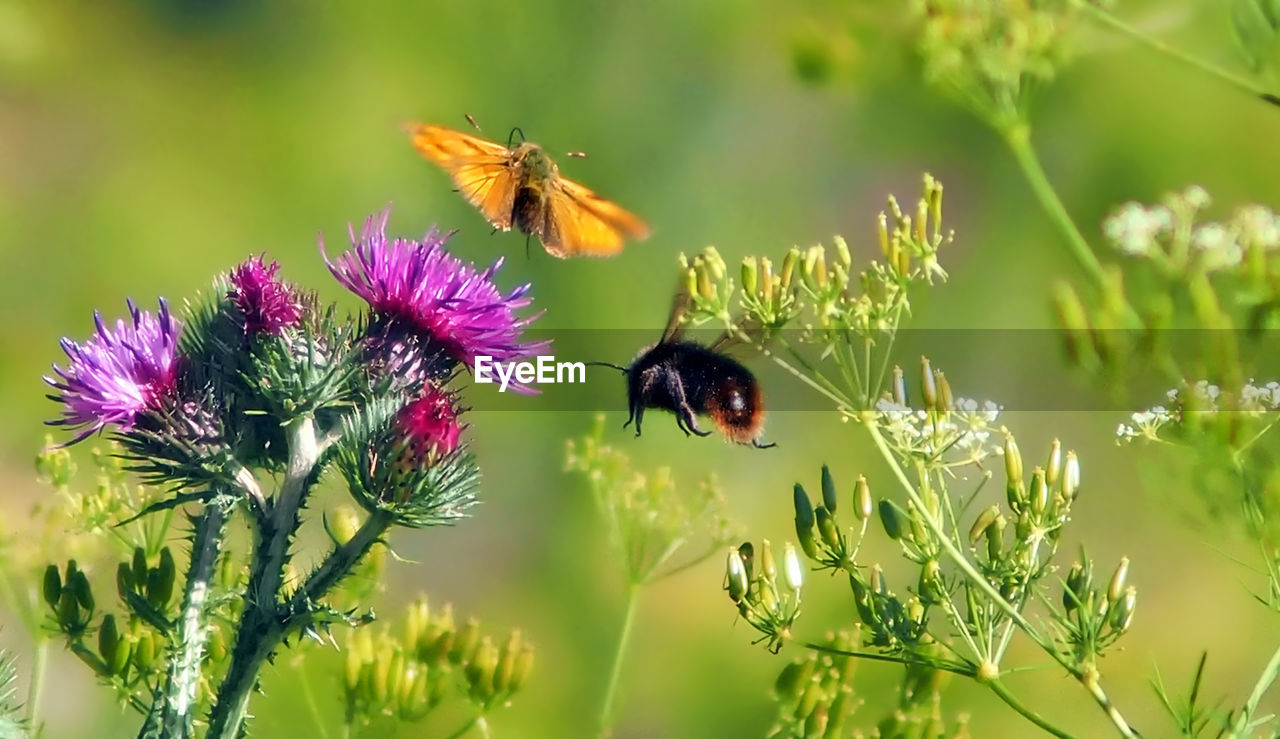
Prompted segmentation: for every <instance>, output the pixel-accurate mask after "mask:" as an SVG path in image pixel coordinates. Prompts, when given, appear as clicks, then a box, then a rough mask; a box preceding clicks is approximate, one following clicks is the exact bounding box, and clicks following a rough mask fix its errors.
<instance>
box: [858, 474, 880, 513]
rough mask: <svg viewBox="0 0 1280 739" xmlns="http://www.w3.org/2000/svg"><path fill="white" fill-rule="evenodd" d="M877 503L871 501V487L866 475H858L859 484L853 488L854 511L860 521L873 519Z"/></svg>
mask: <svg viewBox="0 0 1280 739" xmlns="http://www.w3.org/2000/svg"><path fill="white" fill-rule="evenodd" d="M874 508H875V503H874V501H872V499H871V485H870V483H868V482H867V478H866V476H865V475H858V483H857V484H856V485H854V487H853V510H854V513H856V514H857V516H858V520H859V521H866V520H867V519H869V518H871V513H872V512H873V510H874Z"/></svg>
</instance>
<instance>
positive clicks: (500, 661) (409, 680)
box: [343, 597, 533, 721]
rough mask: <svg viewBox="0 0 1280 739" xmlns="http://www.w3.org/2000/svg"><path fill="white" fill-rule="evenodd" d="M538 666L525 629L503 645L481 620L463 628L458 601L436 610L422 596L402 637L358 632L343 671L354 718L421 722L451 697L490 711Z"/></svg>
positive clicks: (412, 607)
mask: <svg viewBox="0 0 1280 739" xmlns="http://www.w3.org/2000/svg"><path fill="white" fill-rule="evenodd" d="M532 669H533V647H532V646H531V645H529V644H527V643H525V641H524V639H523V637H522V636H521V634H520V631H519V630H515V631H512V632H511V633H510V634H509V635H508V636H507V638H506V639H505V640H504V641H503V642H502V644H501V645H498V644H497V643H496V642H495V641H494V640H493V638H492V637H490V636H488V635H484V634H481V631H480V624H479V622H477V621H476V620H474V619H470V620H468V621H467V622H466V623H465V624H463V625H462V626H458V625H457V624H456V623H455V620H454V614H453V607H452V606H451V605H448V604H446V605H445V606H444V607H443V608H440V609H435V610H433V609H431V608H429V607H428V605H427V601H426V598H422V597H420V598H418V599H417V600H415V601H414V602H413V603H411V604H410V605H409V607H408V609H407V611H406V614H405V620H404V632H403V635H402V636H401V637H400V638H396V637H395V636H394V635H393V634H392V632H391V631H390V630H389V629H384V630H383V631H381V632H377V633H375V631H374V630H373V629H370V628H361V629H356V630H355V631H354V632H353V634H352V636H351V639H350V640H349V641H348V643H347V654H346V662H345V665H344V668H343V691H344V695H345V697H346V706H347V716H348V720H352V721H354V720H356V719H361V720H369V719H371V718H373V717H375V716H378V715H387V716H395V717H397V718H399V719H401V720H404V721H416V720H418V719H421V718H423V717H424V716H426V715H427V714H428V713H430V712H431V710H432V709H434V708H435V707H436V706H437V705H439V704H440V703H441V701H443V700H444V698H445V697H446V696H448V695H455V696H458V697H462V698H465V699H466V700H468V701H469V702H471V703H472V704H474V705H475V706H476V708H477V709H478V710H479V711H480V712H482V713H483V712H485V711H487V710H489V709H490V708H492V707H494V706H499V705H505V704H506V703H507V702H508V701H509V700H510V699H511V697H512V696H513V695H515V693H516V692H517V691H519V689H520V688H521V687H522V686H523V685H524V682H525V680H526V679H527V678H528V676H529V672H530V671H531V670H532Z"/></svg>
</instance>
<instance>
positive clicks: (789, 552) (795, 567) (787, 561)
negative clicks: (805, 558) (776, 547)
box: [782, 542, 804, 596]
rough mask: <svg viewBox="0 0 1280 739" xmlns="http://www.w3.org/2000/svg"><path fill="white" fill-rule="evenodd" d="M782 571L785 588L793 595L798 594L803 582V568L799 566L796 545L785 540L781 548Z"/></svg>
mask: <svg viewBox="0 0 1280 739" xmlns="http://www.w3.org/2000/svg"><path fill="white" fill-rule="evenodd" d="M782 572H783V575H784V578H785V579H784V581H785V582H786V585H787V588H788V589H789V590H790V591H791V592H792V594H794V595H797V596H798V595H800V586H801V585H803V584H804V569H803V568H802V567H801V566H800V555H798V554H796V547H795V545H794V544H792V543H791V542H787V543H786V544H785V545H784V546H783V548H782Z"/></svg>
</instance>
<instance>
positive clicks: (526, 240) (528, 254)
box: [524, 234, 533, 259]
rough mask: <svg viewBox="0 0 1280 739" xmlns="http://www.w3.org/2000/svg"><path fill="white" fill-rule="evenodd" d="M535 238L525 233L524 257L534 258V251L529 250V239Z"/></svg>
mask: <svg viewBox="0 0 1280 739" xmlns="http://www.w3.org/2000/svg"><path fill="white" fill-rule="evenodd" d="M531 238H533V237H532V236H530V235H529V234H525V235H524V258H525V259H533V252H531V251H529V239H531Z"/></svg>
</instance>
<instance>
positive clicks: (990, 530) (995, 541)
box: [986, 513, 1008, 562]
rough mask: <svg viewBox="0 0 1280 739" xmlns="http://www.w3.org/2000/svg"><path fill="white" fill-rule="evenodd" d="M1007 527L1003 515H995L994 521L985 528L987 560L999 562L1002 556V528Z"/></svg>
mask: <svg viewBox="0 0 1280 739" xmlns="http://www.w3.org/2000/svg"><path fill="white" fill-rule="evenodd" d="M1007 525H1008V522H1007V521H1005V518H1004V516H1003V515H1000V514H999V513H997V515H996V518H995V520H994V521H992V522H991V525H990V526H988V527H987V530H986V536H987V559H988V560H989V561H991V562H999V561H1000V559H1001V556H1002V555H1003V554H1004V527H1005V526H1007Z"/></svg>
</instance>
